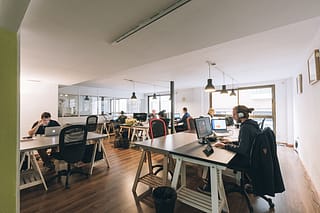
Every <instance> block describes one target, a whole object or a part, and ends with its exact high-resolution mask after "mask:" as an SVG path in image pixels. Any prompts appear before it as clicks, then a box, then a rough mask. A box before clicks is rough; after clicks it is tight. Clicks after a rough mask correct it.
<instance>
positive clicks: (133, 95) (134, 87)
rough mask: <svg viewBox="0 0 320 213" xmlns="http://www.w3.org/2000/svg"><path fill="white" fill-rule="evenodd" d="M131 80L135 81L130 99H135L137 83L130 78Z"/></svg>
mask: <svg viewBox="0 0 320 213" xmlns="http://www.w3.org/2000/svg"><path fill="white" fill-rule="evenodd" d="M130 81H131V82H132V83H133V92H132V95H131V98H130V99H133V100H135V99H137V96H136V92H135V90H136V84H135V82H134V81H133V80H130Z"/></svg>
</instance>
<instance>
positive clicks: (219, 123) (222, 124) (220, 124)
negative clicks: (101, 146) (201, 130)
mask: <svg viewBox="0 0 320 213" xmlns="http://www.w3.org/2000/svg"><path fill="white" fill-rule="evenodd" d="M211 125H212V129H213V130H220V129H227V123H226V119H212V120H211Z"/></svg>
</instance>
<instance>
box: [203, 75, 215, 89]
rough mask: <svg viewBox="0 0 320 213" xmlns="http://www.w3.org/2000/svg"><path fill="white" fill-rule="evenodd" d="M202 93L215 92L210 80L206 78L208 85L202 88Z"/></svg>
mask: <svg viewBox="0 0 320 213" xmlns="http://www.w3.org/2000/svg"><path fill="white" fill-rule="evenodd" d="M204 91H206V92H214V91H216V88H215V87H214V86H213V84H212V78H208V83H207V85H206V87H205V88H204Z"/></svg>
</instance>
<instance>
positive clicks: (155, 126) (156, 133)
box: [149, 118, 167, 139]
mask: <svg viewBox="0 0 320 213" xmlns="http://www.w3.org/2000/svg"><path fill="white" fill-rule="evenodd" d="M149 133H150V138H151V139H153V138H157V137H161V136H165V135H167V126H166V123H165V122H164V121H163V120H162V119H158V118H153V119H150V121H149Z"/></svg>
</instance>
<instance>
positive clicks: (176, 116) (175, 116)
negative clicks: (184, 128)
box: [174, 112, 180, 120]
mask: <svg viewBox="0 0 320 213" xmlns="http://www.w3.org/2000/svg"><path fill="white" fill-rule="evenodd" d="M174 119H175V120H177V119H180V113H178V112H177V113H174Z"/></svg>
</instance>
